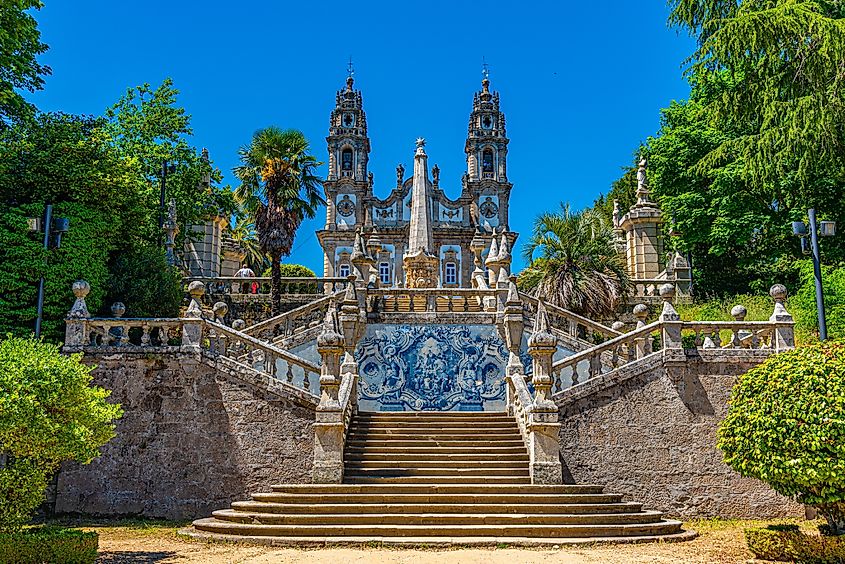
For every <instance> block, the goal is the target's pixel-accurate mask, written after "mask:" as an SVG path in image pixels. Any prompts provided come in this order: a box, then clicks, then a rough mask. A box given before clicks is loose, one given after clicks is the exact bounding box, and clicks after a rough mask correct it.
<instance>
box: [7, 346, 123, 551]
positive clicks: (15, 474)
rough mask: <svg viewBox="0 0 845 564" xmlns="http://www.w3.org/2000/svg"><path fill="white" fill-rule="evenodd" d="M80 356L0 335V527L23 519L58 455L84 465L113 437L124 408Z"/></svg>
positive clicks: (17, 525)
mask: <svg viewBox="0 0 845 564" xmlns="http://www.w3.org/2000/svg"><path fill="white" fill-rule="evenodd" d="M80 359H81V355H74V356H66V355H62V354H61V353H60V352H59V349H58V347H57V346H56V345H52V344H48V343H45V342H42V341H39V340H36V339H34V338H19V337H8V338H6V339H5V340H3V341H0V453H3V456H2V457H0V530H5V531H10V530H11V531H14V530H17V529H20V527H22V526H23V525H24V524H25V523H26V522H27V521H28V520H29V518H30V517H31V515H32V513H33V511H34V510H35V508H36V507H38V505H39V504H40V503H41V502H42V501H43V499H44V492H45V490H46V488H47V478H48V476H49V475H50V474H51V473H52V472H54V471H55V470H56V469H57V468H58V466H59V464H60V463H61V462H62V461H65V460H75V461H77V462H80V463H83V464H87V463H89V462H91V461H92V460H93V459H94V458H96V457H97V456H98V455H99V454H100V447H101V446H102V445H104V444H105V443H106V442H108V441H109V440H110V439H111V438H112V437H113V436H114V424H113V421H114V420H115V419H117V418H118V417H120V416H121V415H122V413H123V412H122V411H121V409H120V406H118V405H114V404H110V403H107V402H106V398H107V397H108V396H109V394H110V392H109V391H107V390H104V389H103V388H99V387H96V386H92V385H91V370H92V368H91V367H89V366H85V365H84V364H82V363H81V362H80ZM0 561H2V560H0Z"/></svg>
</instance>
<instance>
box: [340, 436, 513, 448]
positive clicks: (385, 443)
mask: <svg viewBox="0 0 845 564" xmlns="http://www.w3.org/2000/svg"><path fill="white" fill-rule="evenodd" d="M346 444H347V445H348V446H350V447H361V448H363V447H375V448H398V447H402V448H403V449H404V447H435V446H440V447H446V448H455V447H475V448H477V449H488V448H495V447H520V448H522V449H523V450H525V443H523V442H522V439H519V440H517V439H514V440H501V441H488V440H482V439H476V440H455V439H451V438H450V439H434V438H429V437H419V438H416V439H396V438H390V439H360V438H356V437H350V438H349V439H348V440H347V443H346Z"/></svg>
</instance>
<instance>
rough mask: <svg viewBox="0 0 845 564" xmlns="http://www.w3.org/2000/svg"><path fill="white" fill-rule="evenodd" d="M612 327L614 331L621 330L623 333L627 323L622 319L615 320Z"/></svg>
mask: <svg viewBox="0 0 845 564" xmlns="http://www.w3.org/2000/svg"><path fill="white" fill-rule="evenodd" d="M610 328H611V329H613V330H614V331H619V332H620V333H622V332H624V331H625V324H624V323H622V322H621V321H614V322H613V325H611V326H610Z"/></svg>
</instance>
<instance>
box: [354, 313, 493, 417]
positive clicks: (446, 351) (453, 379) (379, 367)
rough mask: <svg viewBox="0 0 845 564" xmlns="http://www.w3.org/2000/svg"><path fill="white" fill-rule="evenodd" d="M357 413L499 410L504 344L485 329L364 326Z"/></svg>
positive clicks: (438, 326) (476, 327) (429, 326)
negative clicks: (358, 409) (365, 331)
mask: <svg viewBox="0 0 845 564" xmlns="http://www.w3.org/2000/svg"><path fill="white" fill-rule="evenodd" d="M356 357H357V360H358V366H359V369H358V372H359V378H360V386H359V393H358V402H359V407H360V409H361V410H362V411H504V410H505V388H506V383H505V378H504V377H505V366H506V365H507V358H508V356H507V350H506V349H505V344H504V342H503V341H502V339H501V338H500V337H499V335H498V333H497V332H496V328H495V327H493V326H491V325H387V324H375V325H368V326H367V333H366V335H365V336H364V339H363V340H362V341H361V342H360V343H359V345H358V351H357V353H356Z"/></svg>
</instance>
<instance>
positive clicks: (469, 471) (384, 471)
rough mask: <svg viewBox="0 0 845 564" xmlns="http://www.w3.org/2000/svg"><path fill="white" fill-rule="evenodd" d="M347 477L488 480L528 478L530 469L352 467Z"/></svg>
mask: <svg viewBox="0 0 845 564" xmlns="http://www.w3.org/2000/svg"><path fill="white" fill-rule="evenodd" d="M346 475H348V476H350V477H351V476H355V475H359V476H367V477H373V478H377V477H384V478H395V477H399V476H456V477H469V476H481V477H483V478H488V477H494V476H523V475H526V476H527V475H528V467H527V466H525V465H524V464H517V465H514V466H498V467H496V466H494V467H492V468H479V467H477V466H470V467H468V468H457V467H454V466H449V467H443V466H431V467H424V468H412V467H409V466H392V467H389V468H373V469H371V470H369V469H365V468H362V467H360V466H352V465H350V466H348V467H347V472H346ZM475 481H476V482H478V481H479V480H478V479H476V480H475Z"/></svg>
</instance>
